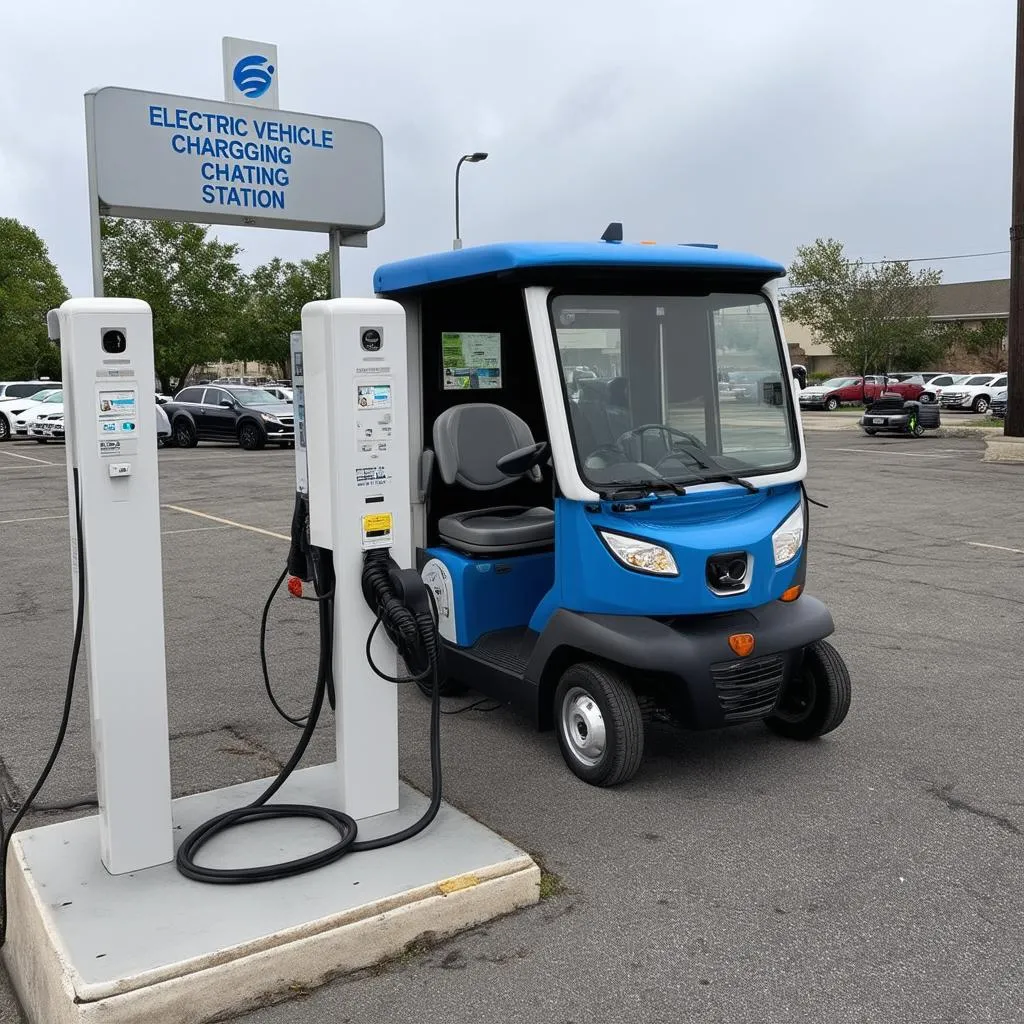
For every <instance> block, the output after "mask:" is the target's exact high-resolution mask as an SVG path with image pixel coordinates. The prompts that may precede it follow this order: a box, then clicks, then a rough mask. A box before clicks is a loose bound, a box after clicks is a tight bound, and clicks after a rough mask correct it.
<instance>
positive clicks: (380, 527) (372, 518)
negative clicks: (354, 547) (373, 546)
mask: <svg viewBox="0 0 1024 1024" xmlns="http://www.w3.org/2000/svg"><path fill="white" fill-rule="evenodd" d="M390 532H391V513H390V512H376V513H374V514H373V515H369V516H363V533H376V534H380V533H390Z"/></svg>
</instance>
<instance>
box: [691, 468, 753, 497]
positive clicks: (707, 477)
mask: <svg viewBox="0 0 1024 1024" xmlns="http://www.w3.org/2000/svg"><path fill="white" fill-rule="evenodd" d="M697 481H700V483H702V484H717V483H724V484H738V485H739V486H740V487H743V488H746V490H748V491H750V493H751V494H757V493H758V491H760V489H761V488H760V487H755V486H754V484H752V483H751V482H750V481H749V480H744V479H743V478H742V477H739V476H737V475H736V474H735V473H728V472H723V473H705V474H702V475H701V476H695V477H688V478H687V481H686V482H687V483H696V482H697Z"/></svg>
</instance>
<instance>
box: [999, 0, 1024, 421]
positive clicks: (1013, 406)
mask: <svg viewBox="0 0 1024 1024" xmlns="http://www.w3.org/2000/svg"><path fill="white" fill-rule="evenodd" d="M1012 188H1013V194H1012V196H1011V211H1012V212H1011V214H1010V217H1011V224H1010V323H1009V332H1008V336H1007V352H1006V366H1007V371H1008V374H1009V379H1008V382H1007V383H1008V384H1009V389H1008V391H1007V399H1008V401H1007V407H1006V421H1005V423H1004V425H1003V433H1004V434H1005V435H1006V436H1007V437H1024V0H1017V58H1016V70H1015V73H1014V96H1013V178H1012Z"/></svg>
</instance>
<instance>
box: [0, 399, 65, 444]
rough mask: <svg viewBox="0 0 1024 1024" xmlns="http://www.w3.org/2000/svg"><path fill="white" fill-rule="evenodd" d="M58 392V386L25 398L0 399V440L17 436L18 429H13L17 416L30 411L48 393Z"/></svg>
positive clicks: (7, 439)
mask: <svg viewBox="0 0 1024 1024" xmlns="http://www.w3.org/2000/svg"><path fill="white" fill-rule="evenodd" d="M59 394H62V392H61V390H60V388H45V389H44V390H42V391H36V392H34V393H33V394H31V395H29V396H28V397H26V398H5V399H3V400H0V441H9V440H10V439H11V438H12V437H15V436H17V434H18V431H17V430H16V429H15V421H16V420H17V419H18V417H19V416H22V415H24V414H25V413H27V412H29V411H31V410H32V409H33V408H34V407H35V406H36V405H38V404H39V403H40V402H42V401H43V400H44V399H46V398H49V397H50V395H59ZM21 434H22V436H23V437H24V434H25V432H24V431H21Z"/></svg>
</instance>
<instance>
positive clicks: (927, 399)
mask: <svg viewBox="0 0 1024 1024" xmlns="http://www.w3.org/2000/svg"><path fill="white" fill-rule="evenodd" d="M917 400H918V401H919V402H920V403H921V404H922V405H931V403H932V402H935V401H938V399H937V398H936V397H935V396H934V395H930V394H928V392H927V391H922V392H921V394H919V395H918V396H917Z"/></svg>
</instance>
